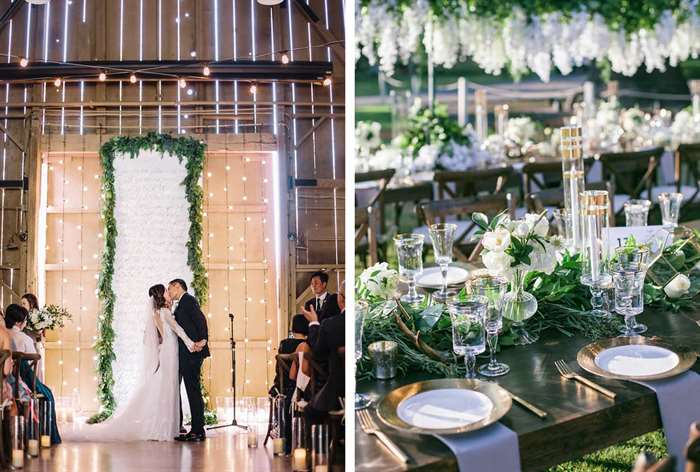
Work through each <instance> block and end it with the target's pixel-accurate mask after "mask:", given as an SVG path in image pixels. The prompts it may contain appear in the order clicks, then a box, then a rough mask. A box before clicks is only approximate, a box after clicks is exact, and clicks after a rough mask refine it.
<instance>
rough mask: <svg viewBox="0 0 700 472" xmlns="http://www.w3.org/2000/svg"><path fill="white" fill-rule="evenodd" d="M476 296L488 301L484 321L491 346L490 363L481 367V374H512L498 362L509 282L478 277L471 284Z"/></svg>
mask: <svg viewBox="0 0 700 472" xmlns="http://www.w3.org/2000/svg"><path fill="white" fill-rule="evenodd" d="M469 289H470V290H471V293H472V294H474V295H479V296H483V297H485V298H486V300H487V301H488V306H487V308H486V316H485V319H484V322H485V328H486V343H487V344H488V346H489V362H488V364H484V365H482V366H481V367H479V373H480V374H481V375H484V376H486V377H498V376H501V375H505V374H507V373H508V372H510V367H509V366H508V364H504V363H502V362H498V361H497V360H496V349H497V347H498V333H499V332H500V331H501V329H503V312H502V311H501V307H502V306H503V296H504V295H505V294H506V293H507V292H508V280H506V279H505V278H504V277H494V276H490V275H486V276H483V277H477V278H475V279H473V280H472V281H471V282H470V283H469Z"/></svg>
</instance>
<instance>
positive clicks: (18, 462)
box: [12, 449, 24, 469]
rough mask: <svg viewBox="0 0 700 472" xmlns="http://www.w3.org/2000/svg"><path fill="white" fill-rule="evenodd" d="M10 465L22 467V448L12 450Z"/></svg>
mask: <svg viewBox="0 0 700 472" xmlns="http://www.w3.org/2000/svg"><path fill="white" fill-rule="evenodd" d="M12 466H13V467H15V468H17V469H21V468H22V467H24V451H23V450H22V449H13V450H12Z"/></svg>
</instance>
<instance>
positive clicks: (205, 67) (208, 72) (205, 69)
mask: <svg viewBox="0 0 700 472" xmlns="http://www.w3.org/2000/svg"><path fill="white" fill-rule="evenodd" d="M202 74H203V75H204V77H209V76H210V75H211V69H209V66H204V69H202Z"/></svg>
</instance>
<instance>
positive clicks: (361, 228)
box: [355, 169, 396, 266]
mask: <svg viewBox="0 0 700 472" xmlns="http://www.w3.org/2000/svg"><path fill="white" fill-rule="evenodd" d="M395 173H396V171H395V170H394V169H387V170H377V171H371V172H363V173H360V174H356V175H355V183H363V182H377V187H376V189H374V188H373V189H371V191H368V192H364V193H365V195H364V197H365V198H363V199H362V198H360V193H359V192H356V194H355V248H356V250H357V253H358V255H360V258H361V259H362V260H363V261H364V260H365V259H366V258H367V256H369V265H370V266H371V265H374V264H375V263H377V262H378V261H379V252H378V233H379V230H380V226H381V222H382V218H383V216H382V206H383V205H382V197H383V195H384V192H385V191H386V188H387V186H388V185H389V182H390V181H391V178H392V177H393V176H394V174H395Z"/></svg>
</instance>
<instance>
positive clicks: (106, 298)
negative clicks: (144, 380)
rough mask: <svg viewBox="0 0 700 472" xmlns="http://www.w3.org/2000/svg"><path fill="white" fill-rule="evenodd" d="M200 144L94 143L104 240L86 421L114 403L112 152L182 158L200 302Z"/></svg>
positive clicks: (156, 137)
mask: <svg viewBox="0 0 700 472" xmlns="http://www.w3.org/2000/svg"><path fill="white" fill-rule="evenodd" d="M204 149H205V144H204V143H203V142H201V141H199V140H196V139H193V138H187V137H177V138H175V137H172V136H170V135H168V134H160V133H154V132H151V133H148V134H146V135H141V136H117V137H114V138H112V139H110V140H109V141H107V142H106V143H105V144H103V145H102V147H101V148H100V160H101V163H102V172H103V173H102V194H103V196H102V198H103V204H102V220H103V222H104V227H105V233H104V234H105V236H104V240H105V245H104V250H103V252H102V268H101V271H100V279H99V282H98V288H97V290H98V296H99V298H100V302H101V305H102V310H101V313H100V315H99V317H98V336H97V342H96V343H95V351H96V353H97V374H98V389H97V395H98V399H99V400H100V405H101V411H100V412H99V413H98V414H96V415H95V416H93V417H92V418H90V420H89V422H91V423H96V422H100V421H103V420H105V419H106V418H108V417H109V416H111V414H112V412H113V411H114V409H115V407H116V402H115V400H114V394H113V392H112V389H113V387H114V375H113V372H112V362H113V361H114V360H115V359H116V356H115V354H114V328H113V327H112V322H113V320H114V303H115V298H116V296H115V294H114V291H113V290H112V279H113V276H114V256H115V249H116V238H117V223H116V220H115V218H114V205H115V192H114V158H115V156H116V155H117V154H125V155H128V156H129V157H130V158H131V159H135V158H136V157H138V155H139V153H140V152H141V151H144V150H154V151H156V152H159V153H162V154H165V153H168V154H170V155H172V156H174V157H176V158H177V159H178V160H179V161H180V162H182V161H183V160H186V162H185V166H186V169H187V176H186V177H185V180H184V182H183V184H184V186H185V194H186V198H187V201H188V202H189V205H190V206H189V220H190V231H189V241H188V243H187V264H188V265H189V267H190V269H191V270H192V275H193V281H192V287H193V288H194V292H195V297H196V298H197V301H198V302H199V303H200V305H203V304H204V303H205V302H206V301H207V292H208V288H209V285H208V281H207V276H206V269H205V267H204V263H203V261H202V249H201V247H200V244H201V241H202V220H203V215H202V203H203V198H204V195H203V191H202V187H201V185H200V184H199V180H200V177H201V175H202V170H203V169H204Z"/></svg>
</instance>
